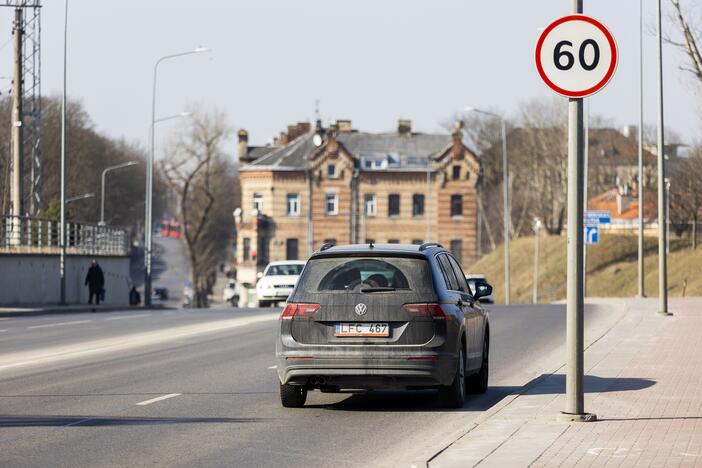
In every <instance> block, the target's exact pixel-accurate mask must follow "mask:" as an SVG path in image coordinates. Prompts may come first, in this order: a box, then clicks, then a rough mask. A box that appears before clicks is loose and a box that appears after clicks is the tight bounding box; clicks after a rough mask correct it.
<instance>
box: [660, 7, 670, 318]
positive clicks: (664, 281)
mask: <svg viewBox="0 0 702 468" xmlns="http://www.w3.org/2000/svg"><path fill="white" fill-rule="evenodd" d="M661 16H662V15H661V0H658V18H657V20H658V313H659V314H661V315H672V314H671V313H670V312H668V256H667V254H666V251H665V246H666V244H667V242H668V236H667V232H666V231H667V230H666V226H667V219H666V213H665V207H666V201H665V155H664V152H665V129H664V128H663V124H664V119H663V33H662V24H661V23H662V18H661Z"/></svg>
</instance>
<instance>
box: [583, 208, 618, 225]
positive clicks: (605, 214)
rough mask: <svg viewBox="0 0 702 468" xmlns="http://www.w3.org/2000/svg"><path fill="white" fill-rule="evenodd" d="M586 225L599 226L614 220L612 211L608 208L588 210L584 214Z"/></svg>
mask: <svg viewBox="0 0 702 468" xmlns="http://www.w3.org/2000/svg"><path fill="white" fill-rule="evenodd" d="M584 218H585V219H584V221H585V225H586V226H597V225H599V224H609V223H611V222H612V212H611V211H607V210H599V211H586V212H585V216H584Z"/></svg>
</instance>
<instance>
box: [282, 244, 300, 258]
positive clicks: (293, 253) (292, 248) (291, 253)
mask: <svg viewBox="0 0 702 468" xmlns="http://www.w3.org/2000/svg"><path fill="white" fill-rule="evenodd" d="M285 259H286V260H297V259H298V242H297V239H286V240H285Z"/></svg>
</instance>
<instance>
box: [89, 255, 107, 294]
mask: <svg viewBox="0 0 702 468" xmlns="http://www.w3.org/2000/svg"><path fill="white" fill-rule="evenodd" d="M85 284H86V285H87V286H88V292H89V293H90V295H89V299H88V304H92V303H93V296H95V301H96V302H95V303H96V304H97V305H100V296H101V295H102V289H103V287H104V286H105V276H104V275H103V274H102V268H100V265H98V262H97V260H93V263H92V265H91V266H90V268H88V274H87V275H85Z"/></svg>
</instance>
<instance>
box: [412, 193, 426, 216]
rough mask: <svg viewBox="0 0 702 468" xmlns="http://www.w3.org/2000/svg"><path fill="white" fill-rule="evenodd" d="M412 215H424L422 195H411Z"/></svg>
mask: <svg viewBox="0 0 702 468" xmlns="http://www.w3.org/2000/svg"><path fill="white" fill-rule="evenodd" d="M412 216H424V195H422V194H420V193H415V194H414V195H412Z"/></svg>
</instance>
